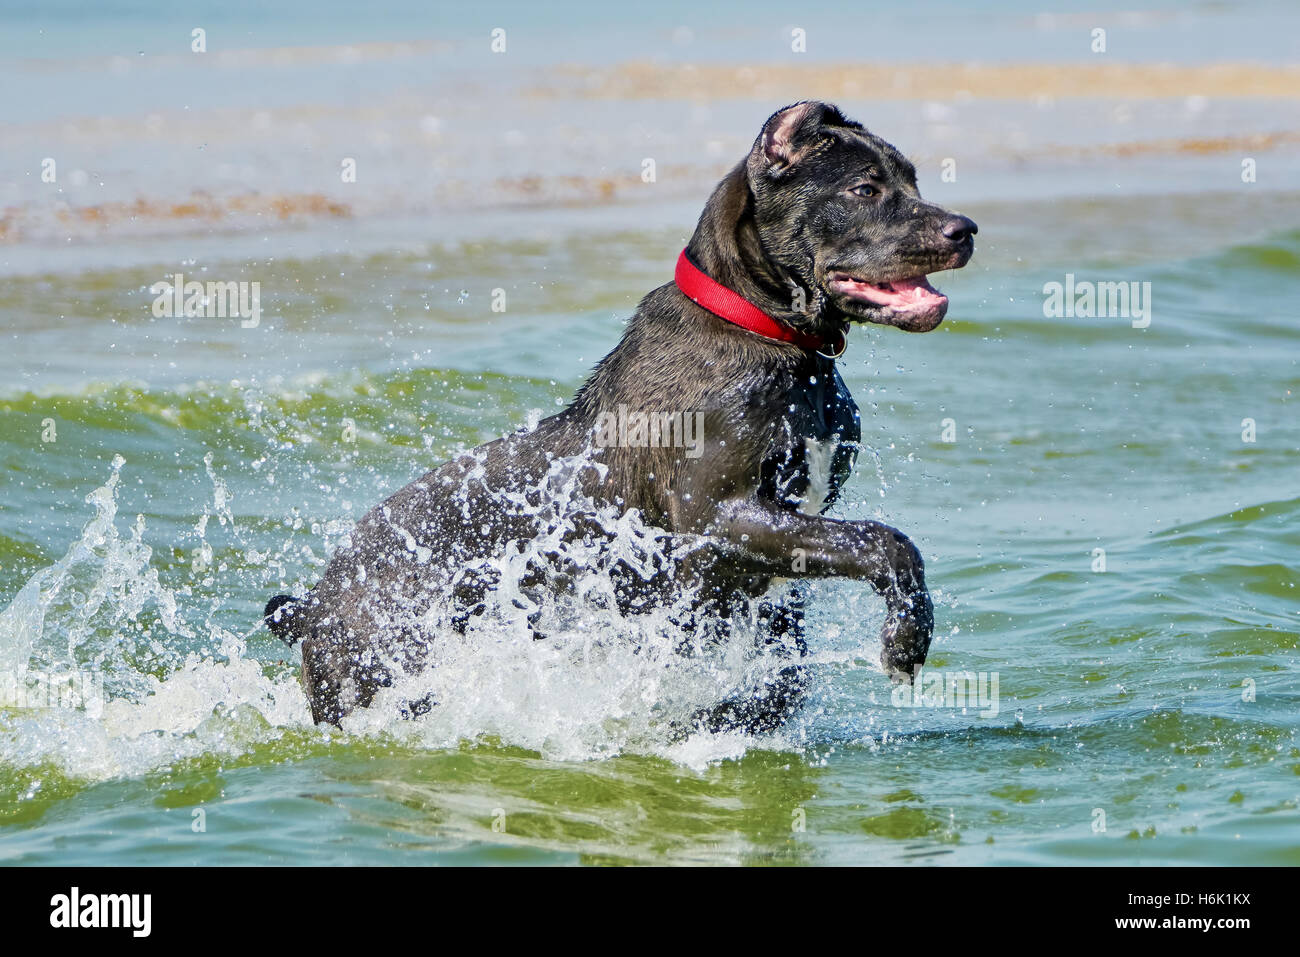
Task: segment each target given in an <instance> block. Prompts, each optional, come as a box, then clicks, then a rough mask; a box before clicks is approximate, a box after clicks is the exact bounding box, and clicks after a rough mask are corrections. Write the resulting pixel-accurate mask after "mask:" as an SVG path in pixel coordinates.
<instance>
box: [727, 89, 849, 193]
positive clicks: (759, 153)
mask: <svg viewBox="0 0 1300 957" xmlns="http://www.w3.org/2000/svg"><path fill="white" fill-rule="evenodd" d="M845 122H846V121H845V119H844V114H842V113H841V112H840V111H839V110H837V109H836V108H835V107H833V106H831V105H830V104H829V103H820V102H818V101H816V100H805V101H804V102H802V103H796V104H794V105H793V106H787V107H786V108H785V109H783V110H777V111H776V112H775V113H773V114H772V115H771V116H770V117H768V120H767V122H766V123H764V124H763V132H762V133H760V134H759V136H758V140H757V141H755V143H754V150H753V153H752V154H751V157H750V159H751V163H757V164H758V165H759V166H760V167H762V169H763V170H764V171H766V172H768V173H771V174H774V175H780V174H781V173H783V172H785V170H787V169H789V168H790V167H791V166H793V165H795V164H796V163H797V162H799V160H800V159H801V158H802V157H803V156H804V155H805V154H807V152H808V151H809V150H810V149H811V148H812V147H813V146H816V145H817V144H818V143H820V142H821V140H822V139H823V136H822V132H821V131H822V127H823V126H827V125H835V124H839V125H843V124H844V123H845Z"/></svg>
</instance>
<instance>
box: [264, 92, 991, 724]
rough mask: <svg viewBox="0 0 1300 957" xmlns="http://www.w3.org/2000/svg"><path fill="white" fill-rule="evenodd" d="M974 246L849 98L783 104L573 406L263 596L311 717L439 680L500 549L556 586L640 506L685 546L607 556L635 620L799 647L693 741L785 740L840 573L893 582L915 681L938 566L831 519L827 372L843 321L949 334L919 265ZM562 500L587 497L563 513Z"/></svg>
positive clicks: (893, 665) (722, 706)
mask: <svg viewBox="0 0 1300 957" xmlns="http://www.w3.org/2000/svg"><path fill="white" fill-rule="evenodd" d="M976 231H977V227H976V224H975V223H974V222H973V221H972V220H970V219H968V218H967V217H965V216H962V215H958V214H956V213H952V212H949V211H948V210H946V209H943V208H941V207H939V206H936V205H934V204H932V203H928V202H926V201H925V200H923V199H922V198H921V195H920V193H919V192H918V190H917V186H916V170H915V168H914V167H913V166H912V164H911V163H910V162H908V160H907V159H906V158H905V157H904V156H903V155H902V154H901V153H900V152H899V151H898V150H896V149H895V148H894V147H893V146H891V145H890V144H888V143H886V142H885V141H884V140H882V139H880V138H879V137H877V136H875V135H873V134H872V133H870V132H868V131H867V129H866V128H865V127H863V126H862V125H861V124H860V123H857V122H854V121H852V120H849V119H847V118H846V117H845V116H844V115H843V114H842V113H841V112H840V111H839V109H837V108H836V107H834V106H832V105H830V104H826V103H821V102H815V101H804V102H800V103H796V104H794V105H793V106H789V107H786V108H785V109H782V110H779V111H777V112H776V113H775V114H773V115H772V116H771V117H770V118H769V119H768V120H767V122H766V123H765V124H764V125H763V129H762V131H761V133H760V134H759V135H758V138H757V139H756V140H755V142H754V145H753V148H752V149H751V150H750V152H749V154H748V156H746V157H745V159H744V160H742V161H741V162H740V163H738V164H737V165H736V166H735V168H733V169H732V170H731V172H730V173H728V174H727V176H726V177H725V178H724V179H723V180H722V181H721V182H720V183H719V184H718V186H717V188H716V189H715V190H714V191H713V194H712V196H710V198H709V200H708V202H707V204H706V205H705V207H704V211H703V213H702V215H701V216H700V219H699V223H698V225H697V226H696V229H695V232H694V235H693V236H692V237H691V239H690V242H689V244H688V245H687V247H686V249H685V250H683V251H682V254H681V256H680V258H679V259H678V262H677V269H676V273H675V277H674V281H673V282H669V283H666V284H665V285H662V286H660V287H659V288H658V289H655V290H654V291H652V292H651V293H649V295H647V296H646V297H645V298H644V299H643V300H642V301H641V303H640V305H639V306H638V307H637V310H636V313H635V314H634V315H633V316H632V318H631V320H630V321H629V322H628V324H627V327H626V330H625V332H624V334H623V337H622V340H621V341H620V342H619V344H618V345H617V346H616V347H615V348H614V350H613V351H612V352H610V353H609V354H608V355H607V356H605V358H604V359H602V360H601V361H600V362H599V363H598V364H597V365H596V367H595V369H594V370H593V372H592V374H591V376H590V378H589V379H588V380H587V382H586V384H585V385H583V386H582V387H581V389H580V390H579V391H578V393H577V395H576V397H575V398H574V400H573V402H572V403H571V404H570V405H569V406H568V407H567V408H565V409H564V410H563V411H562V412H559V413H558V414H556V415H553V416H551V417H549V418H547V419H544V420H542V421H541V422H539V423H538V424H537V425H536V427H534V428H532V429H526V430H521V431H518V432H516V433H513V434H511V435H508V436H506V437H504V438H501V439H498V440H496V441H494V442H490V443H488V444H486V445H483V446H481V447H479V448H477V449H475V450H473V451H472V452H468V453H465V454H463V455H460V456H458V457H457V458H456V459H454V460H453V461H451V462H448V463H446V464H445V465H443V466H441V467H440V468H437V469H435V470H433V471H432V472H429V473H428V474H426V475H424V476H423V477H421V478H419V479H418V480H416V481H414V482H412V483H411V484H409V485H407V486H406V487H405V488H403V489H401V490H400V491H398V492H397V493H396V494H395V495H393V496H392V497H391V498H389V499H387V500H386V501H384V502H383V503H382V504H380V505H378V506H376V507H375V508H374V509H372V510H371V511H370V512H369V513H368V514H366V515H365V516H364V517H363V518H362V519H361V521H360V522H359V523H358V524H357V525H356V527H355V529H354V530H353V531H352V533H351V535H350V538H349V539H348V540H346V541H345V542H344V544H343V545H342V546H341V547H340V549H339V550H338V552H337V553H336V554H335V555H334V557H333V559H332V560H331V561H330V563H329V565H328V567H327V568H326V570H325V573H324V575H323V577H322V578H321V580H320V581H319V582H318V583H317V584H316V585H315V586H314V587H313V588H312V589H311V590H310V592H309V593H307V594H306V595H305V596H304V597H301V598H296V599H295V598H291V597H289V596H285V595H277V596H276V597H274V598H272V599H271V600H270V602H268V604H267V606H266V611H265V620H266V622H267V624H268V626H269V627H270V629H271V631H272V633H273V634H275V635H276V636H277V637H279V638H281V639H282V640H284V641H286V642H288V643H289V644H290V645H294V644H300V645H301V648H302V684H303V688H304V690H305V691H306V694H307V697H308V699H309V700H310V704H311V711H312V716H313V718H314V719H315V721H316V722H318V723H320V722H329V723H332V724H336V725H337V724H339V722H340V721H341V720H342V719H343V718H344V717H345V716H346V715H347V714H349V713H350V712H351V711H352V710H353V709H355V708H359V707H366V706H368V705H369V704H370V703H371V701H372V699H373V698H374V696H375V694H376V693H377V692H378V691H379V689H380V688H383V687H387V686H389V685H390V684H391V683H392V681H393V679H394V676H395V675H396V674H398V673H402V672H408V671H418V670H419V669H420V668H421V667H423V658H424V656H425V652H426V651H427V649H428V642H430V641H432V640H435V638H434V637H432V635H434V634H436V633H437V629H436V628H435V629H432V630H431V629H430V628H429V627H428V623H429V622H431V621H436V622H437V623H439V625H440V626H449V627H453V628H456V629H457V630H459V631H461V632H464V631H465V630H466V629H467V628H468V627H470V626H471V625H472V624H473V623H474V621H475V619H476V616H479V615H482V614H483V612H484V608H485V607H486V598H487V597H488V595H489V593H490V592H492V590H493V589H495V588H497V587H499V585H500V583H501V574H500V571H499V569H500V561H499V560H500V559H502V557H503V556H505V557H506V558H509V557H511V556H518V555H519V554H522V553H523V552H525V551H526V550H527V548H528V545H529V543H536V542H538V541H544V542H545V543H546V544H545V548H544V549H543V550H544V552H545V557H544V558H543V559H542V560H540V561H539V560H535V559H531V560H530V561H529V563H528V564H527V566H526V568H525V570H524V572H523V573H522V574H521V575H520V578H519V581H518V583H517V584H518V588H519V590H520V594H525V595H527V594H534V595H538V596H541V595H542V593H545V592H546V591H547V590H550V589H557V588H563V587H565V583H566V582H572V580H573V574H574V572H575V571H580V569H575V568H574V567H573V564H574V562H575V558H574V555H575V554H576V552H575V550H574V547H575V545H576V544H577V543H581V544H582V545H583V546H584V549H585V551H583V554H584V555H590V554H593V552H592V549H594V550H595V552H594V553H595V554H601V553H602V549H603V553H604V554H606V555H609V554H611V552H610V546H611V545H612V544H613V543H614V541H615V540H616V539H617V537H618V534H619V533H618V531H617V529H615V530H612V531H611V529H610V522H609V521H607V520H605V519H602V518H601V517H600V516H601V514H602V513H603V514H604V515H606V516H608V515H609V514H621V515H626V514H629V513H635V514H637V515H638V516H639V518H640V520H641V521H642V522H643V523H644V524H645V525H646V526H649V527H653V528H656V529H659V530H661V531H662V533H663V534H664V535H665V536H666V537H667V538H668V540H669V541H671V542H672V543H675V544H676V545H678V546H680V549H679V552H680V555H679V556H678V557H675V558H674V559H673V560H672V561H671V562H667V563H661V565H660V567H656V568H652V569H649V570H647V569H645V568H639V569H632V568H629V567H628V566H627V564H626V563H625V562H622V561H618V560H611V562H610V574H611V576H612V578H613V580H614V581H615V582H616V585H617V587H616V589H615V594H616V601H617V605H618V610H619V612H620V613H622V614H625V615H633V614H637V613H639V612H643V611H645V610H646V609H649V608H654V607H659V608H663V607H668V606H672V607H679V606H680V604H681V602H682V600H683V596H685V600H686V602H687V607H688V609H689V611H688V613H686V614H683V615H680V616H679V617H680V620H681V626H682V628H683V629H684V632H685V633H691V632H698V631H700V630H701V629H703V630H706V631H708V630H709V629H712V630H711V631H710V634H712V635H713V636H714V637H715V638H717V639H720V640H725V638H726V636H727V627H726V623H727V622H728V621H729V620H731V618H732V616H735V615H738V614H748V613H751V612H752V613H753V614H755V615H756V616H757V618H758V620H760V621H761V623H762V625H763V629H764V630H763V632H762V634H763V637H762V642H763V643H764V644H773V645H776V646H779V648H780V649H781V652H780V654H779V655H778V658H777V660H778V662H779V663H780V664H781V667H779V668H778V669H777V671H776V673H775V674H773V675H772V676H771V677H770V679H769V680H767V681H766V683H765V684H764V685H763V686H762V687H761V688H759V689H757V690H755V691H753V692H750V693H746V694H741V695H737V696H735V697H733V698H731V699H727V700H723V701H722V702H721V703H719V704H718V705H716V706H715V707H712V708H709V709H706V710H705V711H703V712H700V713H698V714H697V715H695V716H694V717H693V719H692V721H693V726H694V727H696V728H704V729H709V730H714V731H720V730H735V731H740V732H745V733H755V734H757V733H763V732H767V731H771V730H773V729H775V728H778V727H780V725H781V724H782V723H783V722H784V721H785V720H787V718H788V717H789V716H790V715H791V714H792V713H794V711H795V710H796V709H797V708H798V707H799V705H800V703H801V702H802V700H803V699H804V697H805V694H806V689H807V676H806V674H805V669H804V667H803V666H802V665H800V664H799V662H798V659H799V658H801V657H802V656H803V655H804V654H805V652H806V648H807V645H806V641H805V639H804V635H803V629H804V625H803V615H804V601H805V599H804V596H803V594H802V592H801V590H800V589H799V588H798V587H797V586H795V587H794V588H792V589H788V588H787V589H784V590H780V593H779V594H778V589H777V588H776V587H775V585H776V583H778V582H781V581H783V580H786V579H808V578H822V577H832V576H833V577H840V578H848V579H854V580H857V581H861V582H865V583H866V584H867V585H869V586H870V587H871V588H872V589H874V590H875V591H876V592H877V593H879V594H880V595H881V596H882V597H883V598H884V602H885V606H886V612H887V614H886V620H885V623H884V625H883V628H882V632H881V643H882V646H883V650H882V652H881V664H882V667H883V668H884V669H885V671H886V672H887V673H888V674H890V675H891V676H892V677H894V678H895V679H896V680H897V679H903V680H909V681H910V680H911V675H912V672H913V669H914V668H915V666H917V665H919V664H923V663H924V661H925V658H926V654H927V651H928V649H929V646H930V638H931V633H932V631H933V628H934V609H933V605H932V602H931V599H930V595H929V592H928V590H927V588H926V583H925V568H924V563H923V561H922V558H921V554H920V552H919V551H918V550H917V548H916V547H915V546H914V545H913V544H912V542H911V541H910V540H909V539H908V538H907V537H906V536H904V535H903V534H902V533H901V532H899V531H897V530H896V529H894V528H891V527H889V526H887V525H884V524H881V523H879V522H874V521H866V520H856V521H845V520H837V519H832V518H827V517H825V514H824V513H825V512H826V511H827V510H828V509H829V508H830V507H831V506H832V505H833V504H834V502H835V500H836V497H837V495H838V493H839V490H840V488H841V487H842V485H843V483H844V481H845V480H846V479H847V477H848V476H849V474H850V472H851V469H852V467H853V464H854V461H855V459H856V456H857V452H858V444H859V441H860V438H861V426H860V420H859V414H858V409H857V406H856V405H855V404H854V402H853V399H852V397H851V396H850V395H849V392H848V389H847V388H846V387H845V384H844V381H843V379H842V378H841V377H840V374H839V372H838V371H837V369H836V366H835V359H836V357H837V356H838V355H839V354H841V353H842V352H843V350H844V346H845V336H846V333H847V331H848V329H849V327H850V325H851V324H855V323H858V324H861V323H876V324H881V325H887V326H894V327H897V328H899V329H903V330H905V331H908V332H926V331H929V330H931V329H934V328H935V327H936V326H937V325H939V323H940V322H941V321H942V319H943V317H944V315H945V312H946V310H947V306H948V300H947V297H945V296H944V295H943V294H942V293H940V292H939V291H938V290H936V289H935V288H934V287H933V286H931V285H930V283H929V282H928V281H927V279H926V276H927V275H928V274H930V273H933V272H937V271H939V270H946V269H958V268H961V267H962V266H965V265H966V263H967V262H968V261H969V260H970V258H971V255H972V253H973V252H974V240H973V237H974V235H975V233H976ZM627 410H634V414H633V415H631V416H629V414H628V412H627ZM687 415H689V416H690V422H691V423H692V424H693V425H698V429H693V430H692V433H693V436H692V438H693V444H691V445H690V446H689V447H687V445H686V444H685V443H682V442H676V443H672V442H662V441H660V442H650V441H645V438H646V436H645V434H644V433H645V431H646V429H647V428H649V429H650V431H653V426H654V423H656V422H658V423H659V425H660V427H661V428H667V429H668V430H669V431H670V432H671V431H672V427H673V425H674V423H676V424H677V425H678V427H679V431H680V429H681V428H682V427H684V426H683V423H685V422H686V421H687ZM620 416H621V417H622V418H619V417H620ZM638 416H639V417H638ZM630 419H631V420H635V423H636V424H635V426H634V429H635V433H636V434H634V435H633V436H632V437H631V438H629V437H628V435H627V432H628V431H630V430H629V429H628V427H627V422H628V421H629V420H630ZM616 423H617V425H616ZM647 423H649V426H647ZM638 435H639V438H638ZM556 488H563V489H564V490H565V491H564V493H563V496H561V497H562V498H565V499H566V500H567V501H569V502H570V503H577V505H576V506H573V507H569V508H568V510H567V512H566V513H565V517H564V518H563V521H560V520H559V519H557V517H556V516H557V514H558V513H557V512H556V508H555V507H552V505H553V502H554V500H555V492H554V490H555V489H556ZM547 490H550V491H547ZM562 511H563V509H562ZM561 526H562V528H561V530H560V531H559V532H557V531H556V530H557V528H560V527H561ZM494 560H496V561H497V563H496V564H495V565H494V564H493V562H494ZM530 589H531V591H530ZM674 603H676V604H674ZM529 622H530V625H531V624H537V625H538V628H539V630H537V631H536V632H535V633H534V637H535V638H544V631H543V630H541V628H540V622H535V621H534V618H532V617H530V618H529ZM435 705H436V702H435V703H431V702H429V701H427V700H425V701H422V702H417V703H415V704H414V705H412V707H411V713H416V714H418V713H421V712H422V711H424V710H427V709H428V708H429V707H433V706H435Z"/></svg>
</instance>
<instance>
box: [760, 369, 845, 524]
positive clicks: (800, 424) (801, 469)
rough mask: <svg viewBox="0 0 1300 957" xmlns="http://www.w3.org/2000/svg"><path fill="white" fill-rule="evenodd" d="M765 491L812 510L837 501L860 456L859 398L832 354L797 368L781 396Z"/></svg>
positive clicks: (765, 473)
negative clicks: (803, 367) (814, 363)
mask: <svg viewBox="0 0 1300 957" xmlns="http://www.w3.org/2000/svg"><path fill="white" fill-rule="evenodd" d="M781 408H782V409H783V415H782V416H781V417H780V419H778V420H777V421H776V422H775V424H774V425H775V428H774V435H773V440H772V445H771V448H770V450H769V453H768V456H767V458H766V459H765V460H764V462H763V468H762V491H763V492H764V493H765V494H767V495H770V496H772V497H774V498H776V499H777V500H778V501H782V502H784V503H786V504H788V505H791V506H793V507H795V508H798V509H799V510H800V511H802V512H805V513H807V514H809V515H816V514H818V513H820V512H822V511H824V510H825V509H827V508H828V507H829V506H830V505H831V504H833V503H834V501H835V499H836V497H837V496H838V494H839V490H840V489H841V488H842V487H843V485H844V482H845V481H847V480H848V477H849V474H850V472H851V471H852V469H853V463H854V462H855V461H856V459H857V454H858V447H859V441H860V439H861V438H862V425H861V421H860V418H859V415H858V406H857V403H855V402H854V401H853V397H852V396H851V395H849V390H848V387H847V386H846V385H845V384H844V380H843V379H842V378H841V377H840V374H839V371H838V370H837V369H836V368H835V365H834V363H833V362H831V361H830V360H826V361H825V362H823V363H818V364H817V365H816V366H813V367H811V368H805V369H803V370H800V371H799V372H798V373H796V374H795V375H794V377H793V379H792V381H791V382H790V383H789V386H788V388H787V390H786V392H785V394H784V395H783V396H782V403H781Z"/></svg>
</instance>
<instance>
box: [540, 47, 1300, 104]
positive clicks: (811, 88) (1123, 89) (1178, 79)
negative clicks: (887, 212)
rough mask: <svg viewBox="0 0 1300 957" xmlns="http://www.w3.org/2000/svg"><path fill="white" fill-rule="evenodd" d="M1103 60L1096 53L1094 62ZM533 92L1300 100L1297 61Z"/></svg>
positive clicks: (627, 69) (1001, 67)
mask: <svg viewBox="0 0 1300 957" xmlns="http://www.w3.org/2000/svg"><path fill="white" fill-rule="evenodd" d="M1100 59H1102V58H1100V57H1099V60H1100ZM554 72H555V74H556V76H557V79H556V80H555V81H550V82H547V81H544V82H542V83H540V84H538V85H537V86H535V87H534V88H533V89H531V90H529V91H528V93H529V95H532V96H537V97H550V96H566V97H568V96H584V97H589V98H593V99H629V100H636V99H677V98H684V99H691V98H704V99H710V100H717V99H733V98H734V99H760V100H772V99H777V100H780V99H782V98H783V97H788V96H789V91H790V90H791V89H799V90H802V91H803V95H804V96H806V97H810V98H825V99H835V98H837V97H860V96H867V95H871V94H879V95H880V96H882V97H887V98H890V99H927V100H929V99H937V100H950V99H953V98H954V97H955V98H958V99H966V98H983V99H1012V100H1025V99H1028V100H1035V99H1039V98H1042V97H1051V98H1071V97H1115V98H1119V99H1124V100H1133V99H1160V98H1181V97H1186V96H1204V97H1268V98H1274V97H1276V98H1281V99H1297V98H1300V67H1290V66H1286V67H1279V66H1267V65H1261V64H1251V63H1214V64H1208V65H1205V66H1175V65H1169V64H1145V63H1143V64H1139V63H1119V62H1098V63H1095V64H1094V63H1086V64H1073V63H1067V64H1037V63H1032V64H1031V63H1017V64H988V63H946V64H945V63H939V64H932V65H931V64H926V65H921V64H896V65H873V64H834V65H816V64H810V65H803V64H799V65H796V64H790V63H777V64H763V65H761V66H757V65H756V66H744V65H741V66H720V65H699V64H684V65H683V64H660V63H648V62H639V63H623V64H619V65H617V66H615V67H612V68H592V67H587V66H564V67H558V68H556V69H555V71H554Z"/></svg>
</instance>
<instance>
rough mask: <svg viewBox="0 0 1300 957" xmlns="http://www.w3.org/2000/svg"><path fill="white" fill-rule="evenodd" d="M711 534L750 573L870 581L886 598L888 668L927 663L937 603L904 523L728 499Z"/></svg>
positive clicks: (907, 671) (884, 657) (899, 672)
mask: <svg viewBox="0 0 1300 957" xmlns="http://www.w3.org/2000/svg"><path fill="white" fill-rule="evenodd" d="M707 532H708V534H709V537H710V538H711V539H712V541H713V543H714V546H715V547H716V548H718V549H719V550H720V551H721V553H722V554H723V555H724V556H725V557H726V558H727V559H728V560H729V561H731V562H733V563H735V564H737V565H740V566H741V567H743V568H744V569H745V570H746V571H747V572H749V573H751V574H759V575H771V576H786V577H793V576H798V575H802V576H807V577H817V578H829V577H841V578H853V579H856V580H858V581H865V582H867V583H868V584H869V585H871V587H872V588H874V589H875V590H876V591H877V592H879V593H880V595H881V596H882V597H883V598H884V599H885V606H886V609H887V611H888V616H887V618H886V620H885V624H884V627H883V628H882V629H881V633H880V638H881V641H882V643H883V644H884V651H883V652H882V653H881V656H880V662H881V664H882V665H883V666H884V668H885V670H886V671H888V672H889V673H890V674H891V676H894V677H903V676H905V677H906V678H907V679H908V680H910V679H911V676H912V671H913V668H914V667H915V666H916V665H919V664H923V663H924V662H925V656H926V652H927V651H929V648H930V635H931V632H932V631H933V630H934V606H933V604H932V603H931V601H930V593H929V591H927V590H926V587H925V564H924V562H923V561H922V560H921V553H920V552H919V551H917V549H916V546H915V545H913V544H912V542H911V541H910V540H909V539H908V538H907V536H906V535H904V534H903V533H902V532H900V531H898V530H897V529H894V528H890V527H889V526H888V525H882V524H881V523H879V522H871V521H838V520H836V519H830V518H821V517H819V516H814V515H804V514H803V513H801V512H794V511H789V510H787V509H784V508H781V507H780V506H778V505H776V504H775V503H769V502H763V501H747V502H733V503H728V504H725V505H723V506H722V507H721V508H720V509H719V510H718V512H717V514H716V517H715V519H714V521H713V522H712V523H711V524H710V526H709V528H708V529H707Z"/></svg>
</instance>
